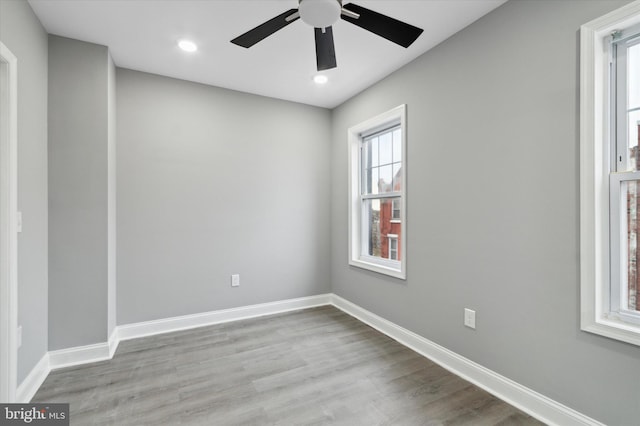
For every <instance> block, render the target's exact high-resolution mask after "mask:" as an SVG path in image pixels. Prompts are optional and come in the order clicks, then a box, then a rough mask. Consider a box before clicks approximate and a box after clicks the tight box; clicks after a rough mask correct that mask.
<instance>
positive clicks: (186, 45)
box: [178, 40, 198, 52]
mask: <svg viewBox="0 0 640 426" xmlns="http://www.w3.org/2000/svg"><path fill="white" fill-rule="evenodd" d="M178 47H180V49H182V50H184V51H185V52H195V51H196V50H198V46H196V44H195V43H194V42H192V41H190V40H180V41H179V42H178Z"/></svg>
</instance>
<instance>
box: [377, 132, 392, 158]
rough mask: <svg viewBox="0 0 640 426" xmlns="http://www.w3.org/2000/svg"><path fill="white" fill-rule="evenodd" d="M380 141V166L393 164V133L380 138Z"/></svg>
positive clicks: (384, 134)
mask: <svg viewBox="0 0 640 426" xmlns="http://www.w3.org/2000/svg"><path fill="white" fill-rule="evenodd" d="M378 139H379V141H380V165H384V164H391V163H393V143H392V142H393V139H392V136H391V132H387V133H383V134H382V135H380V136H379V137H378Z"/></svg>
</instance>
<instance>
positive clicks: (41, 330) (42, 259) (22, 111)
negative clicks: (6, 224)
mask: <svg viewBox="0 0 640 426" xmlns="http://www.w3.org/2000/svg"><path fill="white" fill-rule="evenodd" d="M0 40H2V42H3V43H4V44H5V45H6V46H7V47H8V48H9V50H11V52H12V53H13V54H14V55H15V56H16V57H17V59H18V209H19V210H20V211H22V218H23V230H22V233H21V234H18V324H19V325H21V326H22V330H23V331H22V347H21V348H20V349H19V351H18V384H19V383H21V382H22V380H23V379H24V378H25V376H26V375H27V374H28V373H29V372H30V371H31V369H32V368H33V367H34V366H35V365H36V363H37V362H38V361H39V360H40V358H42V356H43V355H44V354H45V353H46V351H47V262H48V259H47V34H46V33H45V31H44V29H43V28H42V26H41V25H40V21H38V18H36V16H35V15H34V13H33V11H32V10H31V7H30V6H29V4H28V3H27V2H26V1H23V0H1V1H0Z"/></svg>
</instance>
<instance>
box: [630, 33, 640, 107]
mask: <svg viewBox="0 0 640 426" xmlns="http://www.w3.org/2000/svg"><path fill="white" fill-rule="evenodd" d="M627 64H628V65H627V69H628V71H627V75H628V76H629V82H628V90H629V97H628V105H629V109H634V108H640V44H636V45H635V46H631V47H630V48H629V49H628V51H627Z"/></svg>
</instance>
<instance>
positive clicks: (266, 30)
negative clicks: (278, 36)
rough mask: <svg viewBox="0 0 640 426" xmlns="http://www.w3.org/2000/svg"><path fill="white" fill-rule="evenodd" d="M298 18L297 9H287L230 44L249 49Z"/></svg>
mask: <svg viewBox="0 0 640 426" xmlns="http://www.w3.org/2000/svg"><path fill="white" fill-rule="evenodd" d="M287 18H288V19H287ZM299 18H300V15H298V9H289V10H287V11H286V12H284V13H281V14H280V15H278V16H276V17H275V18H273V19H270V20H268V21H267V22H265V23H264V24H260V25H258V26H257V27H255V28H254V29H252V30H249V31H247V32H246V33H244V34H242V35H241V36H238V37H236V38H234V39H233V40H231V43H233V44H237V45H238V46H242V47H246V48H249V47H251V46H253V45H254V44H256V43H257V42H259V41H261V40H264V39H265V38H267V37H269V36H270V35H271V34H273V33H275V32H276V31H278V30H281V29H283V28H284V27H286V26H287V25H289V24H290V23H292V22H294V21H297V20H298V19H299Z"/></svg>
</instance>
